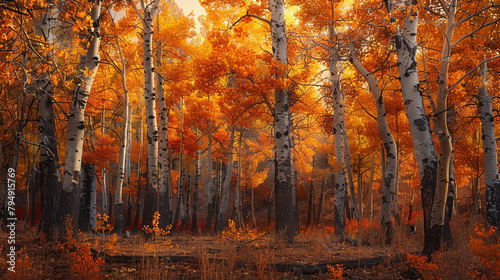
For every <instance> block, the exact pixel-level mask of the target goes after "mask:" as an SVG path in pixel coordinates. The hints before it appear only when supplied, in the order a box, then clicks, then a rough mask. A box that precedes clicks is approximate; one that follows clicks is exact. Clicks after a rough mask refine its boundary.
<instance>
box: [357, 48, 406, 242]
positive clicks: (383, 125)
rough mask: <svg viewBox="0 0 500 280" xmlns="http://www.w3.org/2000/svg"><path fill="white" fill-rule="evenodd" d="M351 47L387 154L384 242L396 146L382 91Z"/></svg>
mask: <svg viewBox="0 0 500 280" xmlns="http://www.w3.org/2000/svg"><path fill="white" fill-rule="evenodd" d="M350 48H351V61H352V63H353V65H354V67H356V69H357V70H358V72H359V73H360V74H361V75H362V76H363V77H365V78H366V79H367V81H368V85H369V86H370V91H371V92H372V94H373V98H374V99H375V103H376V106H377V125H378V130H379V133H380V137H381V138H382V141H384V147H385V154H386V155H387V156H386V158H387V160H386V161H385V162H386V164H385V168H384V173H383V184H382V203H381V206H380V222H381V225H382V228H383V229H384V232H385V234H386V243H390V242H391V241H392V234H393V224H392V215H391V207H392V198H393V197H394V193H395V184H396V168H397V161H398V159H397V147H396V142H395V141H394V137H393V136H392V133H391V131H390V129H389V125H388V123H387V117H386V111H385V105H384V98H383V97H382V92H381V90H380V88H379V86H378V81H377V79H375V77H373V75H371V74H370V73H369V72H368V70H366V68H364V66H363V65H362V64H361V63H360V62H359V60H358V59H357V57H356V55H355V53H354V46H352V45H351V46H350Z"/></svg>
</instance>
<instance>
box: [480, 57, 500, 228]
mask: <svg viewBox="0 0 500 280" xmlns="http://www.w3.org/2000/svg"><path fill="white" fill-rule="evenodd" d="M487 68H488V67H487V66H486V62H484V63H483V66H482V69H481V72H480V74H481V82H482V85H481V88H480V89H479V96H478V105H477V107H478V111H479V113H480V114H481V129H482V133H483V137H482V139H483V150H484V183H485V185H486V217H487V218H488V222H489V223H490V224H491V225H493V226H498V225H499V224H500V213H499V212H500V181H499V180H498V154H497V139H496V137H495V123H494V121H493V120H494V119H493V109H492V105H491V100H492V98H491V97H490V96H489V95H488V91H487V88H486V71H487Z"/></svg>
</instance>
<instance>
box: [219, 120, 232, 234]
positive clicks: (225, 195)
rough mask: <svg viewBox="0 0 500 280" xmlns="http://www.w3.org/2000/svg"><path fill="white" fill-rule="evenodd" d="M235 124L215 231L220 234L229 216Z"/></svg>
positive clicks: (230, 139)
mask: <svg viewBox="0 0 500 280" xmlns="http://www.w3.org/2000/svg"><path fill="white" fill-rule="evenodd" d="M234 131H235V128H234V126H233V127H232V128H231V136H230V138H229V151H228V154H227V157H228V162H227V171H226V176H225V178H224V183H223V185H222V200H221V206H220V209H219V215H218V217H217V224H216V226H215V233H216V234H219V233H221V232H222V231H223V230H224V225H225V224H226V222H227V221H226V216H227V206H228V203H229V189H230V183H231V177H232V174H233V151H234Z"/></svg>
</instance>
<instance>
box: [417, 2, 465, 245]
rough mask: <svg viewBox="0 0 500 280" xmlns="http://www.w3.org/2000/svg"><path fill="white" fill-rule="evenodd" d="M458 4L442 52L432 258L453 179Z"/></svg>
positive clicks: (452, 10) (451, 11)
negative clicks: (451, 74)
mask: <svg viewBox="0 0 500 280" xmlns="http://www.w3.org/2000/svg"><path fill="white" fill-rule="evenodd" d="M456 9H457V2H456V0H452V1H451V3H450V6H449V8H448V13H447V15H448V17H447V21H446V34H445V36H444V43H443V50H442V52H441V59H440V61H441V66H440V69H439V78H438V92H437V102H436V110H437V111H436V117H435V122H436V125H435V129H436V131H437V135H438V138H439V144H440V152H439V158H438V166H437V167H438V168H437V181H436V193H435V196H434V201H433V204H432V212H431V220H430V234H431V236H430V239H429V242H428V243H427V244H425V245H424V252H425V253H426V254H432V253H434V252H436V251H439V250H440V247H441V239H442V231H443V226H444V220H445V212H446V199H447V196H448V187H449V179H450V160H451V153H452V144H451V137H450V133H449V131H448V122H447V115H448V114H447V112H448V93H449V91H448V67H449V64H450V57H451V51H452V39H453V32H454V30H455V26H456V24H455V14H456Z"/></svg>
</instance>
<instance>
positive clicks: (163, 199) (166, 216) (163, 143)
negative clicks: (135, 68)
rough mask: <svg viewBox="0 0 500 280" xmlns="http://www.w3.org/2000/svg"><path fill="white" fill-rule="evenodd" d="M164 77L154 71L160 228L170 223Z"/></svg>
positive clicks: (158, 58) (158, 62) (160, 47)
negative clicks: (156, 104) (157, 118)
mask: <svg viewBox="0 0 500 280" xmlns="http://www.w3.org/2000/svg"><path fill="white" fill-rule="evenodd" d="M159 18H160V17H157V18H156V19H157V29H158V33H159V32H160V22H159ZM162 57H163V45H162V41H158V48H157V51H156V65H157V67H160V66H161V65H162ZM164 81H165V78H164V77H163V75H162V74H160V73H159V72H158V71H156V89H157V92H158V110H159V118H160V131H159V133H160V143H159V147H160V150H159V162H158V167H159V169H160V175H161V177H160V185H159V189H160V198H159V199H160V202H159V209H158V212H159V213H160V224H159V226H160V228H165V227H167V226H169V225H171V224H172V196H171V195H170V193H171V192H172V191H171V188H172V182H171V176H170V160H169V159H170V155H169V150H168V114H169V109H168V108H167V105H166V102H165V91H164V90H163V83H164Z"/></svg>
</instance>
